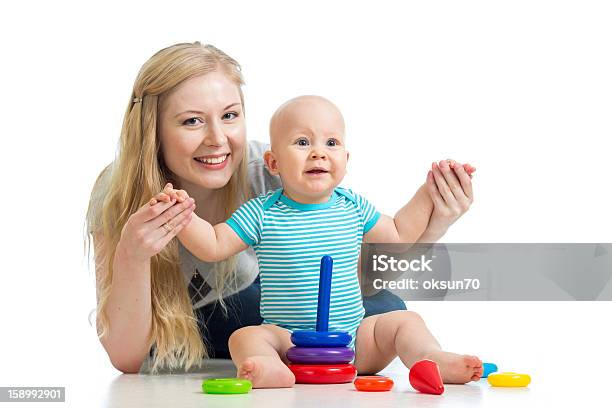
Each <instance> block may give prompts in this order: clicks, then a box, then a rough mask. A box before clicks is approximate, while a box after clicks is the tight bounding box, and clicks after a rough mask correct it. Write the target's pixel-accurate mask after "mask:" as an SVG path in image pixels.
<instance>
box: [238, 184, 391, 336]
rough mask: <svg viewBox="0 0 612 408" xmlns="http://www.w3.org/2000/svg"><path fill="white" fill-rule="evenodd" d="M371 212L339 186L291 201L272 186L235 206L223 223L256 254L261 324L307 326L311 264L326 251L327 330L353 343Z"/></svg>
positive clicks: (312, 313) (312, 304)
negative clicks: (318, 197)
mask: <svg viewBox="0 0 612 408" xmlns="http://www.w3.org/2000/svg"><path fill="white" fill-rule="evenodd" d="M379 217H380V213H378V212H377V211H376V209H375V208H374V207H373V206H372V205H371V204H370V203H369V202H368V201H367V200H366V199H365V198H363V197H362V196H360V195H358V194H356V193H354V192H352V191H351V190H347V189H343V188H336V189H335V190H334V192H333V193H332V196H331V197H330V199H329V201H327V202H326V203H321V204H302V203H298V202H296V201H293V200H291V199H290V198H288V197H287V196H285V195H283V194H282V189H279V190H276V191H274V192H270V193H268V194H263V195H260V196H259V197H257V198H254V199H252V200H250V201H248V202H247V203H245V204H244V205H242V206H241V207H240V208H239V209H238V210H236V212H235V213H234V214H233V215H232V216H231V218H230V219H229V220H227V224H228V225H229V226H230V227H231V228H232V229H233V230H234V231H235V232H236V233H237V234H238V235H239V236H240V238H241V239H242V240H243V241H244V242H245V243H247V244H248V245H250V246H252V247H253V249H254V250H255V254H256V255H257V260H258V262H259V271H260V279H261V316H262V318H263V319H264V323H268V324H274V325H277V326H280V327H284V328H286V329H289V330H315V325H316V320H317V299H318V293H319V267H320V264H321V257H323V256H324V255H329V256H331V257H332V259H333V262H334V267H333V273H332V288H331V302H330V315H329V330H330V331H346V332H348V333H349V334H350V335H351V336H352V337H353V342H352V343H351V346H353V345H354V341H355V334H356V331H357V327H358V326H359V324H360V323H361V320H362V319H363V315H364V309H363V302H362V297H361V290H360V287H359V280H358V276H357V262H358V258H359V250H360V247H361V242H362V240H363V235H364V234H365V233H367V232H368V231H369V230H370V229H371V228H372V227H373V226H374V225H375V224H376V222H377V221H378V218H379Z"/></svg>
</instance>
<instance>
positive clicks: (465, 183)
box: [419, 160, 476, 242]
mask: <svg viewBox="0 0 612 408" xmlns="http://www.w3.org/2000/svg"><path fill="white" fill-rule="evenodd" d="M474 171H476V168H475V167H472V166H471V165H469V164H463V165H462V164H460V163H457V162H456V161H454V160H442V161H440V163H439V164H438V163H432V165H431V170H430V171H429V173H428V174H427V189H428V192H429V195H430V197H431V200H432V201H433V204H434V209H433V212H432V214H431V217H430V219H429V224H428V225H427V228H426V230H425V232H424V233H423V235H422V236H421V238H419V241H420V242H436V241H437V240H438V239H440V237H442V236H443V235H444V234H445V233H446V231H447V230H448V227H450V226H451V225H452V224H453V223H454V222H455V221H457V220H458V219H459V217H461V216H462V215H463V214H465V213H466V211H467V210H468V209H469V208H470V206H471V205H472V202H473V201H474V193H473V190H472V180H471V178H472V174H473V173H474Z"/></svg>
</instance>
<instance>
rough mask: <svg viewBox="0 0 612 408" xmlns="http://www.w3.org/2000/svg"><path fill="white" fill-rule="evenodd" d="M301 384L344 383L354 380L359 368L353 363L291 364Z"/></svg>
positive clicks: (290, 367)
mask: <svg viewBox="0 0 612 408" xmlns="http://www.w3.org/2000/svg"><path fill="white" fill-rule="evenodd" d="M288 367H289V369H290V370H291V371H292V372H293V374H294V375H295V382H296V383H299V384H343V383H349V382H352V381H353V380H354V379H355V376H356V375H357V369H356V368H355V366H354V365H352V364H332V365H330V364H289V366H288Z"/></svg>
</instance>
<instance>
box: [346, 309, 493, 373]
mask: <svg viewBox="0 0 612 408" xmlns="http://www.w3.org/2000/svg"><path fill="white" fill-rule="evenodd" d="M396 356H399V358H400V359H401V360H402V362H403V363H404V365H405V366H406V367H412V365H413V364H414V363H415V362H417V361H419V360H422V359H425V358H427V359H430V360H433V361H435V362H436V363H438V366H439V367H440V373H441V374H442V380H443V381H444V382H445V383H447V384H465V383H466V382H469V381H476V380H478V379H479V378H480V376H481V375H482V361H480V359H479V358H478V357H475V356H468V355H460V354H454V353H449V352H446V351H442V350H441V349H440V345H439V344H438V342H437V341H436V339H435V338H434V337H433V335H432V334H431V332H430V331H429V330H428V329H427V326H425V322H424V321H423V319H422V318H421V316H419V315H418V314H416V313H414V312H409V311H406V310H398V311H394V312H388V313H384V314H380V315H375V316H370V317H368V318H366V319H364V320H363V322H361V325H359V329H358V330H357V342H356V357H355V366H356V367H357V371H358V372H359V374H374V373H377V372H378V371H380V370H382V369H383V368H385V367H386V366H387V365H388V364H389V363H390V362H391V360H393V359H394V358H395V357H396Z"/></svg>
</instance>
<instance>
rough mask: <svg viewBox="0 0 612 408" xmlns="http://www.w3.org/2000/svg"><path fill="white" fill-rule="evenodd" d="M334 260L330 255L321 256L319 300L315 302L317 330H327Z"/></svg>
mask: <svg viewBox="0 0 612 408" xmlns="http://www.w3.org/2000/svg"><path fill="white" fill-rule="evenodd" d="M333 265H334V261H333V260H332V258H331V256H327V255H326V256H324V257H322V258H321V272H320V278H319V302H318V304H317V326H316V327H317V331H318V332H326V331H328V330H329V301H330V298H331V281H332V268H333Z"/></svg>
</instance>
